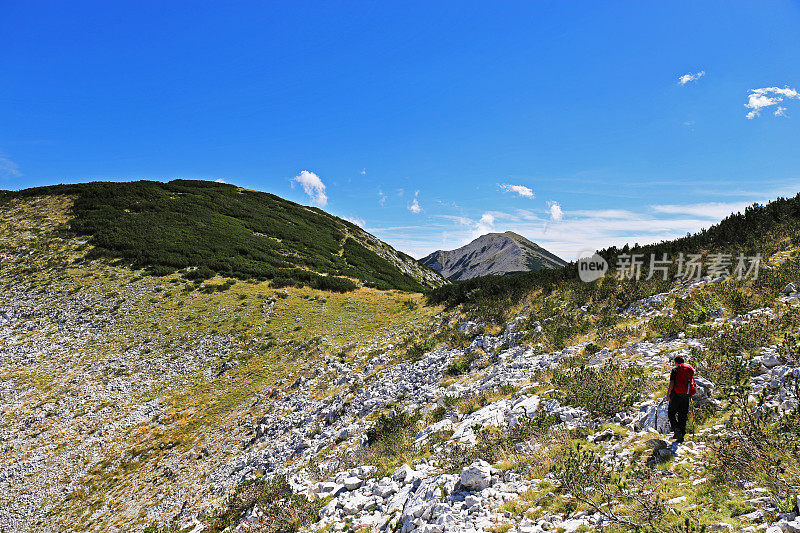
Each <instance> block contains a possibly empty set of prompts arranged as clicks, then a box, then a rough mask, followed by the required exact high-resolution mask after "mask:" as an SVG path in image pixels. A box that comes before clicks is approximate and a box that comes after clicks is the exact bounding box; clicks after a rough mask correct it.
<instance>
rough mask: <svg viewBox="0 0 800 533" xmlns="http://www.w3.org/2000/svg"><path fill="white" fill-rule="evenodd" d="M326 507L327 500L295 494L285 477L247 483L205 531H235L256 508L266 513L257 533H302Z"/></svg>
mask: <svg viewBox="0 0 800 533" xmlns="http://www.w3.org/2000/svg"><path fill="white" fill-rule="evenodd" d="M325 503H326V501H325V500H314V501H310V500H309V499H308V498H306V497H305V496H301V495H299V494H294V493H293V492H292V488H291V486H290V485H289V482H288V481H287V479H286V476H277V477H274V478H271V479H258V480H254V481H245V482H244V483H241V484H239V485H238V486H237V487H236V489H235V491H234V493H233V495H232V496H231V497H230V498H229V499H228V502H227V505H226V506H225V509H224V510H223V511H222V512H220V513H219V514H217V515H215V516H213V517H210V519H208V520H207V522H206V524H207V526H208V529H207V530H206V531H209V532H212V533H218V532H220V531H223V530H224V529H225V528H233V527H236V526H237V525H238V524H239V522H240V521H241V519H242V516H243V515H244V513H245V511H247V510H248V509H250V508H252V507H253V505H255V504H258V506H259V508H261V510H262V512H263V513H264V519H262V522H261V523H260V524H259V529H258V531H263V532H267V533H284V532H288V531H299V530H300V529H301V528H302V527H303V526H307V525H309V524H312V523H314V522H317V521H318V520H319V512H320V510H321V509H322V507H323V506H324V505H325Z"/></svg>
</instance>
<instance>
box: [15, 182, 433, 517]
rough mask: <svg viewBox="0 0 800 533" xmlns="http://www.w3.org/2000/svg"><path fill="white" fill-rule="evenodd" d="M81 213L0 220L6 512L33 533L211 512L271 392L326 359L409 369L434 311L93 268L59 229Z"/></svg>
mask: <svg viewBox="0 0 800 533" xmlns="http://www.w3.org/2000/svg"><path fill="white" fill-rule="evenodd" d="M72 202H73V201H72V199H70V198H69V197H67V196H64V195H60V194H59V195H55V196H41V195H32V196H29V197H25V198H11V199H8V200H7V202H6V203H5V204H4V205H3V206H2V208H0V334H2V338H3V342H2V348H0V402H2V409H1V410H0V412H2V414H1V415H0V433H2V434H3V435H8V436H9V437H8V439H6V438H5V437H4V440H3V441H2V442H0V445H2V450H3V454H2V459H0V472H2V473H3V475H4V476H5V477H4V481H5V482H7V483H8V485H6V486H5V487H4V488H3V490H2V491H0V509H2V510H9V511H10V512H12V513H16V512H20V513H24V514H23V515H21V518H20V522H19V524H23V523H28V524H29V526H30V527H31V529H32V530H34V531H55V530H58V531H62V530H72V531H77V530H80V531H83V530H90V531H114V530H116V531H132V530H133V531H141V528H142V524H147V523H150V522H152V521H153V520H155V519H156V517H160V516H161V515H162V514H163V513H165V512H166V513H167V514H169V515H172V514H175V513H178V512H179V511H180V509H181V505H182V503H183V502H184V501H189V502H190V504H194V503H197V502H199V501H208V500H209V499H213V496H214V495H213V494H209V490H210V489H209V483H208V481H207V476H209V475H210V473H212V472H213V471H214V470H215V469H216V468H218V467H219V465H220V464H223V463H224V462H225V461H226V460H227V459H228V458H229V457H230V456H231V454H233V453H236V452H237V451H239V450H241V449H242V441H243V440H246V439H248V438H249V436H250V435H251V434H252V431H253V426H252V424H253V420H255V419H256V417H257V416H261V414H262V413H263V410H264V409H265V408H266V407H265V406H268V405H269V404H270V403H271V402H272V401H274V399H273V397H272V396H271V391H281V392H280V395H279V397H283V395H284V394H286V393H290V392H291V389H290V387H291V385H292V383H293V382H294V381H295V380H296V379H297V378H298V377H301V376H304V377H308V376H311V375H313V372H314V371H315V370H317V369H318V368H323V369H324V368H325V365H326V362H327V361H335V362H336V364H340V365H349V366H352V367H354V368H358V367H360V366H362V365H363V364H364V362H365V361H366V360H367V359H368V358H369V357H371V356H372V355H373V353H374V351H375V350H379V351H380V352H381V353H383V352H386V351H389V352H391V353H397V354H398V356H400V357H402V356H403V355H404V354H405V351H406V346H407V345H408V344H409V343H410V342H411V340H412V339H414V338H416V337H417V336H418V335H419V333H420V329H421V328H427V327H428V326H429V325H430V323H431V321H432V320H433V317H434V315H435V314H436V313H437V312H438V310H437V309H435V308H431V307H426V306H424V305H422V304H423V298H422V296H421V295H420V294H407V293H400V292H396V291H378V290H375V289H371V288H363V287H362V288H358V289H356V290H354V291H351V292H348V293H344V294H343V293H336V292H330V291H320V290H316V289H312V288H309V287H285V288H275V287H274V286H272V285H271V284H270V283H269V282H267V281H258V280H253V279H251V280H239V281H234V280H230V279H227V280H226V279H225V278H222V277H219V276H216V277H214V278H210V279H208V280H204V281H202V282H199V283H198V282H195V281H193V280H187V279H185V278H184V277H183V276H181V275H180V274H177V273H175V274H168V275H164V276H160V277H159V276H150V275H146V273H145V271H144V270H132V269H130V268H127V267H124V266H122V265H117V264H115V261H110V260H107V259H105V258H103V257H99V258H97V259H90V260H87V259H86V254H87V251H91V250H92V245H91V244H90V242H91V239H89V238H87V237H80V236H78V237H75V236H70V235H65V234H64V232H63V231H62V230H61V229H60V228H63V227H64V225H66V224H69V221H70V218H71V217H72V216H73V213H74V211H75V210H74V209H73V203H72ZM4 314H6V315H9V316H10V317H11V320H12V321H11V322H10V323H6V322H5V321H4V318H3V315H4ZM326 375H327V372H326ZM341 389H345V390H346V385H344V386H340V387H332V386H329V385H328V384H326V385H325V386H324V387H320V390H319V396H320V397H327V396H329V395H332V394H333V395H335V394H336V393H338V392H340V391H341ZM25 469H27V470H25ZM4 512H5V511H0V519H2V518H4V516H3V513H4ZM133 524H138V525H137V526H136V527H134V526H133ZM19 527H20V528H22V525H20V526H19ZM0 529H2V528H1V527H0ZM11 530H16V528H12V529H11Z"/></svg>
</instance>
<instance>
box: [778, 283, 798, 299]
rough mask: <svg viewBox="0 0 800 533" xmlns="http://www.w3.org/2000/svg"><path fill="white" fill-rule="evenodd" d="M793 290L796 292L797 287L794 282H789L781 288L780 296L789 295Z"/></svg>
mask: <svg viewBox="0 0 800 533" xmlns="http://www.w3.org/2000/svg"><path fill="white" fill-rule="evenodd" d="M793 292H797V288H796V287H795V284H794V283H791V282H790V283H788V284H787V285H786V286H785V287H784V288H783V290H781V296H789V295H790V294H792V293H793Z"/></svg>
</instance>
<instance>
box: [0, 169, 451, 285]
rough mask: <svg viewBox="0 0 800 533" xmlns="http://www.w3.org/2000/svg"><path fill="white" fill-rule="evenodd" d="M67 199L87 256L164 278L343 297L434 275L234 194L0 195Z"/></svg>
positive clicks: (251, 195)
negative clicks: (180, 273) (227, 280)
mask: <svg viewBox="0 0 800 533" xmlns="http://www.w3.org/2000/svg"><path fill="white" fill-rule="evenodd" d="M42 195H69V196H72V197H74V204H73V208H72V213H73V217H72V218H71V219H70V220H69V222H68V223H67V224H68V228H69V230H70V231H72V232H73V233H75V234H77V235H82V236H87V237H89V238H90V239H89V242H90V244H92V246H93V248H92V250H91V254H90V256H91V257H107V258H117V259H122V260H124V261H127V262H130V263H132V264H133V265H134V266H135V267H146V268H147V269H148V272H150V273H154V274H158V275H165V274H169V273H172V272H175V271H176V270H184V272H185V273H186V275H187V276H189V277H193V278H196V279H206V278H210V277H212V276H213V275H214V274H222V275H225V276H229V277H235V278H241V279H258V280H267V279H268V280H272V281H273V286H277V287H281V286H302V285H306V286H310V287H313V288H317V289H321V290H333V291H339V292H342V291H348V290H353V289H355V288H356V285H355V283H354V282H353V281H352V280H353V279H356V280H359V281H361V282H363V284H364V285H366V286H370V287H375V288H380V289H400V290H405V291H422V290H424V289H426V288H429V287H432V286H436V285H438V284H441V283H443V280H442V279H441V278H440V277H439V276H438V275H437V274H435V273H434V272H433V271H429V270H427V269H426V268H425V267H422V266H420V265H418V264H417V263H416V261H414V260H413V259H412V258H410V257H408V256H406V255H404V254H401V253H399V252H397V251H395V250H393V249H391V248H390V247H389V246H388V245H386V244H384V243H381V242H380V241H378V240H377V239H375V238H374V237H372V236H371V235H369V234H367V233H366V232H364V231H363V230H362V229H360V228H358V227H357V226H355V225H353V224H351V223H349V222H347V221H345V220H342V219H339V218H336V217H334V216H331V215H329V214H327V213H325V212H324V211H322V210H319V209H316V208H310V207H305V206H301V205H298V204H295V203H293V202H290V201H288V200H284V199H282V198H280V197H278V196H275V195H273V194H268V193H263V192H258V191H251V190H246V189H241V188H239V187H235V186H233V185H227V184H221V183H215V182H208V181H187V180H175V181H171V182H169V183H160V182H153V181H137V182H130V183H109V182H93V183H82V184H76V185H56V186H50V187H39V188H34V189H26V190H23V191H18V192H9V191H5V192H2V193H0V202H3V201H8V200H10V199H14V198H31V197H37V196H42Z"/></svg>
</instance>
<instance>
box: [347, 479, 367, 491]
mask: <svg viewBox="0 0 800 533" xmlns="http://www.w3.org/2000/svg"><path fill="white" fill-rule="evenodd" d="M363 484H364V481H363V480H361V479H360V478H357V477H355V476H350V477H348V478H345V480H344V487H345V488H346V489H347V490H356V489H358V488H360V487H361V485H363Z"/></svg>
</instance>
